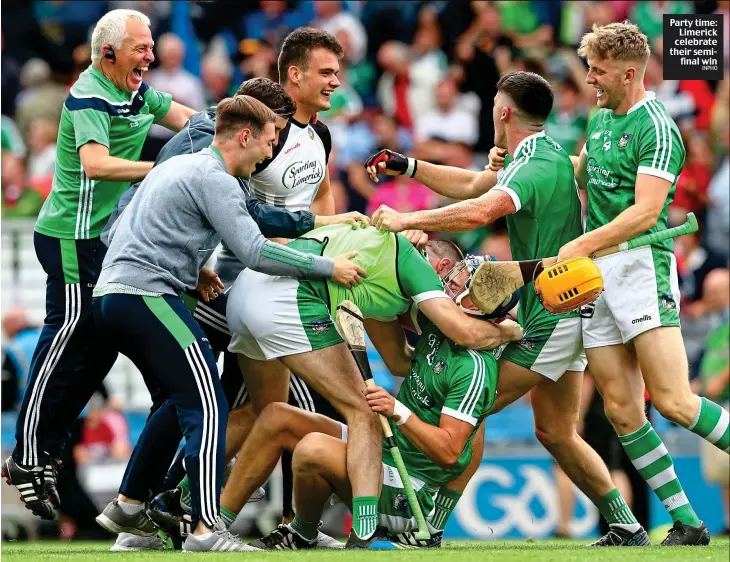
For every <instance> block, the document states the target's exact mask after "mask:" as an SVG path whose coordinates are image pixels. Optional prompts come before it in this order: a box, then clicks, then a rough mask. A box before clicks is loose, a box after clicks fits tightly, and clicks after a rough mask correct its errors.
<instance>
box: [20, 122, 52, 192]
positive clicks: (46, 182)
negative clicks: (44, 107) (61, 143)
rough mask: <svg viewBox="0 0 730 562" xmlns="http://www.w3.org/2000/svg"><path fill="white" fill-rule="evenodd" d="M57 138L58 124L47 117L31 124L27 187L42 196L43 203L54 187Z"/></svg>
mask: <svg viewBox="0 0 730 562" xmlns="http://www.w3.org/2000/svg"><path fill="white" fill-rule="evenodd" d="M57 136H58V123H57V122H55V121H51V120H50V119H48V118H46V117H38V118H36V119H33V120H32V121H31V122H30V129H29V130H28V147H29V149H30V155H29V157H28V168H27V174H28V175H27V185H28V188H30V189H32V190H33V191H36V192H37V193H38V194H39V195H40V196H41V201H45V200H46V198H47V197H48V194H49V193H50V192H51V187H52V186H53V172H54V170H55V168H56V137H57Z"/></svg>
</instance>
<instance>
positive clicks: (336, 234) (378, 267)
mask: <svg viewBox="0 0 730 562" xmlns="http://www.w3.org/2000/svg"><path fill="white" fill-rule="evenodd" d="M288 245H289V246H291V247H292V248H296V249H297V250H300V251H302V252H307V253H310V254H317V255H320V256H328V257H332V258H334V257H336V256H339V255H342V254H346V253H348V252H351V251H354V250H356V251H357V255H356V256H355V257H354V258H352V261H353V262H355V263H356V264H357V265H359V266H360V267H362V268H363V269H364V270H365V271H366V272H367V277H363V279H362V283H361V284H360V285H355V286H354V287H351V288H350V289H347V288H345V287H343V286H341V285H338V284H337V283H334V282H333V281H331V280H329V279H328V280H326V281H325V280H308V281H301V282H300V285H301V286H302V287H305V288H311V289H312V290H314V291H315V292H316V293H317V294H319V295H320V296H322V298H323V299H324V301H325V302H326V303H328V305H329V309H330V313H331V314H332V315H333V317H334V314H335V311H336V310H337V306H338V305H339V304H340V303H341V302H342V301H344V300H349V301H352V302H353V303H354V304H355V305H357V307H358V308H359V309H360V311H361V312H362V313H363V315H364V316H365V317H367V318H377V319H380V320H394V319H395V318H396V317H397V316H398V315H399V314H402V313H404V312H406V311H407V310H408V309H409V307H410V305H411V303H416V304H418V303H420V302H423V301H425V300H428V299H432V298H443V297H445V298H448V296H447V295H446V293H444V289H443V285H442V284H441V279H440V278H439V276H438V274H437V273H436V272H435V271H434V269H433V268H432V267H431V265H430V264H429V263H428V261H427V260H426V258H425V257H423V256H422V255H421V254H419V253H418V252H417V251H416V249H415V248H414V247H413V245H412V244H411V243H410V242H409V241H408V240H407V239H406V238H404V237H403V236H402V235H400V234H393V233H392V232H381V231H379V230H377V229H376V228H374V227H372V226H369V227H367V228H358V229H353V228H352V227H351V226H350V225H348V224H338V225H333V226H323V227H320V228H316V229H314V230H312V231H311V232H308V233H307V234H306V236H303V237H300V238H297V239H296V240H294V241H292V242H290V243H289V244H288Z"/></svg>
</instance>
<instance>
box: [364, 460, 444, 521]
mask: <svg viewBox="0 0 730 562" xmlns="http://www.w3.org/2000/svg"><path fill="white" fill-rule="evenodd" d="M383 456H384V460H383V489H382V491H381V492H380V498H379V500H378V520H379V523H380V524H381V525H383V526H384V527H386V528H387V529H388V530H389V531H390V532H391V533H394V534H400V533H405V532H408V531H412V530H415V529H417V528H418V523H417V522H416V518H415V517H414V515H413V511H412V510H411V506H410V505H409V503H408V497H407V496H406V491H405V488H404V487H403V482H402V480H401V478H400V475H399V474H398V469H397V468H396V467H395V463H394V462H392V459H390V458H389V455H387V451H383ZM386 460H388V461H389V462H386ZM411 483H412V484H413V489H414V491H415V492H416V497H417V498H418V503H419V504H420V506H421V510H422V511H423V515H424V517H425V518H426V519H429V518H430V517H431V516H432V515H433V512H434V510H435V507H434V506H435V497H436V494H437V493H438V488H437V487H435V486H431V485H429V484H427V483H425V482H423V481H422V480H419V479H418V478H416V477H411ZM433 531H434V529H432V532H433Z"/></svg>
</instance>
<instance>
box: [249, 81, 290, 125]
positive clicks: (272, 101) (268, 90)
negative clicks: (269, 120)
mask: <svg viewBox="0 0 730 562" xmlns="http://www.w3.org/2000/svg"><path fill="white" fill-rule="evenodd" d="M236 95H237V96H251V97H252V98H255V99H257V100H259V101H260V102H261V103H263V104H264V105H265V106H266V107H268V108H269V109H271V111H273V112H274V113H276V114H277V115H279V116H280V117H291V116H292V115H294V113H296V111H297V104H296V102H295V101H294V100H293V99H292V98H291V96H290V95H289V94H287V93H286V91H285V90H284V87H283V86H282V85H281V84H278V83H277V82H274V81H273V80H271V79H270V78H264V77H260V78H251V79H250V80H246V81H245V82H242V83H241V85H240V86H239V87H238V90H236Z"/></svg>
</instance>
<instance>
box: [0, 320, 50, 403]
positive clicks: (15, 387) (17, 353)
mask: <svg viewBox="0 0 730 562" xmlns="http://www.w3.org/2000/svg"><path fill="white" fill-rule="evenodd" d="M2 326H3V335H4V336H5V338H6V340H5V342H4V344H3V351H4V353H5V357H4V359H3V366H2V411H3V412H7V411H14V410H17V409H18V404H19V402H20V399H21V397H22V396H23V392H24V391H25V385H26V383H27V382H28V373H29V372H30V361H31V358H32V357H33V351H34V350H35V346H36V344H37V343H38V338H39V337H40V335H41V329H40V328H39V327H38V326H34V325H33V324H31V322H30V319H29V318H28V313H27V312H26V311H25V310H24V309H22V308H20V307H19V306H14V307H12V308H11V309H10V310H8V311H7V312H6V313H5V314H4V315H3V318H2Z"/></svg>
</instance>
